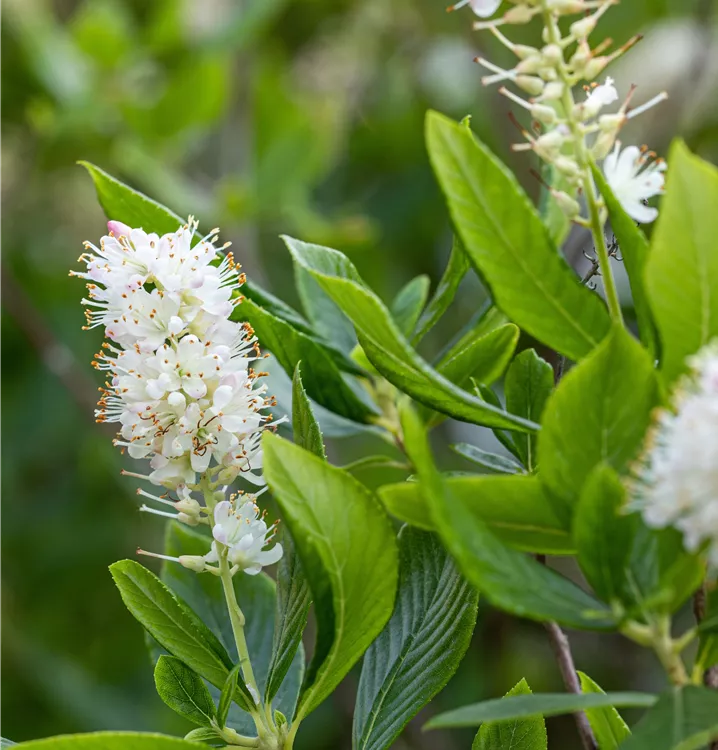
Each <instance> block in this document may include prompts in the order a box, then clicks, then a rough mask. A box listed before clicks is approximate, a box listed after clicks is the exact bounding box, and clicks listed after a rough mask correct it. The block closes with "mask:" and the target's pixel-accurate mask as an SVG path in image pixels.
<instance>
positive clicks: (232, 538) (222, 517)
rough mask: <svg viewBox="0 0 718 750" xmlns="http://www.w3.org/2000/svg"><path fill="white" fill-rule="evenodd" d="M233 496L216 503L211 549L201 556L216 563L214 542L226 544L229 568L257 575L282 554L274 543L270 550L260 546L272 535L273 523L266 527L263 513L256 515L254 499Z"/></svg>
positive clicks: (216, 553) (274, 529) (280, 548)
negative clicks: (230, 565)
mask: <svg viewBox="0 0 718 750" xmlns="http://www.w3.org/2000/svg"><path fill="white" fill-rule="evenodd" d="M243 497H244V496H234V498H233V499H232V500H231V501H229V500H223V501H222V502H220V503H217V505H216V506H215V509H214V522H215V525H214V526H213V528H212V536H213V537H214V539H215V541H214V542H213V543H212V549H211V551H210V552H209V553H208V554H207V555H206V556H205V560H206V561H207V562H208V563H214V562H218V560H219V549H218V547H217V543H219V544H223V545H224V546H225V547H227V559H228V560H229V562H230V563H231V564H232V566H233V567H235V566H236V568H237V569H238V570H243V571H244V572H245V573H247V574H248V575H257V573H259V572H260V571H261V570H262V568H263V567H265V566H266V565H273V564H274V563H276V562H278V561H279V559H280V558H281V557H282V545H281V544H275V545H274V547H272V548H271V549H266V550H265V549H264V548H265V547H266V546H267V545H268V544H269V542H270V541H271V540H272V538H273V537H274V534H275V532H276V524H275V525H273V526H271V527H270V528H267V524H266V523H265V522H264V516H263V515H262V516H261V517H260V514H259V508H258V506H257V504H256V502H255V501H254V498H252V497H247V498H244V502H242V503H241V504H239V507H237V505H238V503H237V501H238V500H239V499H242V498H243Z"/></svg>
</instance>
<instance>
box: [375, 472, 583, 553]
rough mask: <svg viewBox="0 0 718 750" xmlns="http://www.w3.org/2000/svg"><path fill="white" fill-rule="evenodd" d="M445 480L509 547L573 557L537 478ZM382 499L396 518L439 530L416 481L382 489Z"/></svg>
mask: <svg viewBox="0 0 718 750" xmlns="http://www.w3.org/2000/svg"><path fill="white" fill-rule="evenodd" d="M444 481H445V484H446V487H447V490H448V491H449V492H450V494H451V496H452V498H454V500H455V501H456V502H457V503H460V504H461V506H462V508H464V509H465V511H466V512H467V513H468V514H470V515H472V516H475V517H476V518H477V519H479V520H480V521H481V522H482V523H484V524H486V526H488V528H489V529H490V530H491V531H492V532H493V533H494V534H495V535H496V536H497V537H498V538H499V539H500V540H501V541H502V542H504V543H505V544H509V545H511V546H512V547H516V548H517V549H521V550H526V551H530V552H540V553H542V554H548V555H567V554H573V553H574V552H575V549H576V548H575V546H574V544H573V541H572V539H571V535H570V533H569V531H568V529H567V528H566V527H565V526H563V525H562V523H561V521H560V520H559V519H558V518H557V517H556V515H555V513H554V512H553V510H552V508H551V504H550V503H549V501H548V498H547V497H546V495H545V493H544V491H543V489H542V487H541V483H540V482H539V480H538V479H537V478H536V477H529V476H519V475H514V476H479V475H475V476H461V477H452V478H450V479H445V480H444ZM379 498H380V499H381V501H382V502H383V503H384V505H385V506H386V508H387V510H388V511H389V513H391V514H392V515H393V516H395V517H396V518H399V519H400V520H402V521H405V522H406V523H409V524H411V525H412V526H417V527H419V528H423V529H428V530H432V531H434V530H436V527H435V525H434V521H433V519H432V516H431V512H430V508H429V505H428V504H427V502H426V500H425V499H424V495H423V490H422V487H421V485H420V484H419V483H418V482H402V483H400V484H388V485H384V486H383V487H380V488H379Z"/></svg>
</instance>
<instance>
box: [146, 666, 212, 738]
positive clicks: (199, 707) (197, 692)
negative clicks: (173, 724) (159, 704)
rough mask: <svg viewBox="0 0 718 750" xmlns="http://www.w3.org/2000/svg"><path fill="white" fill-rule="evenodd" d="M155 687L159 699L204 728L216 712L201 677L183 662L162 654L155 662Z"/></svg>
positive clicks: (209, 723)
mask: <svg viewBox="0 0 718 750" xmlns="http://www.w3.org/2000/svg"><path fill="white" fill-rule="evenodd" d="M155 687H156V688H157V693H158V695H159V696H160V698H162V700H163V701H164V702H165V703H166V704H167V705H168V706H169V707H170V708H171V709H172V710H173V711H175V712H176V713H178V714H179V715H180V716H184V717H185V719H189V721H191V722H192V723H193V724H198V725H199V726H204V727H208V726H210V725H211V723H212V719H214V718H215V717H216V715H217V711H216V709H215V707H214V701H213V700H212V696H211V695H210V694H209V690H207V686H206V685H205V684H204V681H203V680H202V678H201V677H200V676H199V675H198V674H197V673H196V672H194V671H193V670H191V669H190V668H189V667H188V666H187V665H186V664H185V663H184V662H182V661H180V660H179V659H177V658H176V657H174V656H167V655H166V654H163V655H162V656H160V658H159V659H158V660H157V664H156V665H155Z"/></svg>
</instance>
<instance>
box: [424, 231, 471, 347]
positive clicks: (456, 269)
mask: <svg viewBox="0 0 718 750" xmlns="http://www.w3.org/2000/svg"><path fill="white" fill-rule="evenodd" d="M468 270H469V259H468V258H467V256H466V253H465V252H464V251H463V249H462V248H461V243H460V241H459V240H458V238H457V237H454V244H453V245H452V247H451V254H450V255H449V262H448V263H447V265H446V269H445V271H444V275H443V276H442V277H441V280H440V281H439V284H438V285H437V287H436V290H435V291H434V295H433V296H432V298H431V300H429V304H428V305H427V306H426V308H425V310H424V312H423V313H422V314H421V317H420V318H419V322H418V323H417V325H416V333H415V334H414V336H413V337H412V339H411V343H412V344H413V345H414V346H416V345H417V344H418V343H419V342H420V341H421V340H422V339H423V338H424V336H426V334H427V333H428V332H429V331H430V330H431V329H432V328H433V327H434V326H435V325H436V324H437V322H438V321H439V319H440V318H441V316H442V315H443V314H444V313H445V312H446V311H447V310H448V309H449V305H450V304H451V303H452V302H453V301H454V297H455V295H456V291H457V289H458V288H459V284H460V283H461V281H462V279H463V278H464V276H466V272H467V271H468Z"/></svg>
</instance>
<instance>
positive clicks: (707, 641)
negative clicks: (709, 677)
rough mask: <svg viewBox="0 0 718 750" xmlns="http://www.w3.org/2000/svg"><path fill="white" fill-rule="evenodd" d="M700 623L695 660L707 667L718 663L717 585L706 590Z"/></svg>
mask: <svg viewBox="0 0 718 750" xmlns="http://www.w3.org/2000/svg"><path fill="white" fill-rule="evenodd" d="M701 625H702V626H703V628H702V630H701V639H700V645H699V648H698V656H697V657H696V662H697V663H699V664H701V665H702V666H703V668H704V669H709V668H710V667H713V666H715V665H716V664H718V586H715V585H714V586H713V588H712V589H710V590H708V591H707V592H706V605H705V617H704V618H703V622H702V623H701Z"/></svg>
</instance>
